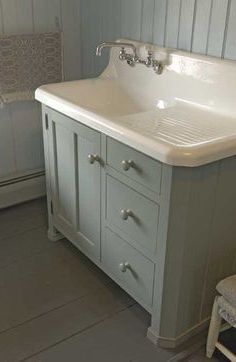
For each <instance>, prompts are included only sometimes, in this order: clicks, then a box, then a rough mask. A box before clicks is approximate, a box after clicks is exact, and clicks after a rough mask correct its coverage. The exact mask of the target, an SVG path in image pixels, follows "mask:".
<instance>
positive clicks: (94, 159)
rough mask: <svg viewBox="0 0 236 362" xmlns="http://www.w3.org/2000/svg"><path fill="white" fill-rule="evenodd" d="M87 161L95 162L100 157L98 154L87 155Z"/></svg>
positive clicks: (98, 160)
mask: <svg viewBox="0 0 236 362" xmlns="http://www.w3.org/2000/svg"><path fill="white" fill-rule="evenodd" d="M88 162H89V163H90V164H91V165H93V164H94V163H95V162H100V157H99V156H98V155H92V154H89V155H88Z"/></svg>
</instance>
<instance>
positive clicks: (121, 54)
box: [119, 47, 126, 60]
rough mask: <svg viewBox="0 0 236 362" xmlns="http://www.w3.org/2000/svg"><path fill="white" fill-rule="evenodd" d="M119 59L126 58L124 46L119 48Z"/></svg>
mask: <svg viewBox="0 0 236 362" xmlns="http://www.w3.org/2000/svg"><path fill="white" fill-rule="evenodd" d="M119 59H120V60H126V51H125V48H124V47H122V48H121V50H120V54H119Z"/></svg>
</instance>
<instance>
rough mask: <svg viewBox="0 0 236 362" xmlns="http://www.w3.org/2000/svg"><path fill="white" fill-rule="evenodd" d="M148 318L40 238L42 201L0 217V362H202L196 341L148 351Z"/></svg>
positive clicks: (69, 251)
mask: <svg viewBox="0 0 236 362" xmlns="http://www.w3.org/2000/svg"><path fill="white" fill-rule="evenodd" d="M149 319H150V318H149V315H148V313H146V312H145V311H144V310H143V309H142V308H141V307H139V306H138V305H137V304H136V303H135V302H134V301H133V300H132V298H130V297H129V296H128V295H127V294H126V293H125V292H123V291H122V290H121V289H120V288H119V287H118V286H116V285H115V284H114V283H113V282H112V281H111V280H110V279H109V278H108V277H107V276H106V275H104V274H103V273H102V272H101V271H99V270H98V269H97V268H96V267H95V266H94V265H93V264H92V263H90V262H89V261H88V260H87V259H86V258H85V257H84V256H83V255H82V254H80V253H79V252H78V251H77V250H76V249H75V248H74V247H73V246H72V245H71V244H70V243H69V242H68V241H66V240H64V241H62V242H58V243H52V242H50V241H49V240H48V239H47V236H46V203H45V200H44V199H43V200H37V201H33V202H30V203H27V204H24V205H20V206H16V207H13V208H10V209H6V210H2V211H1V212H0V361H1V362H16V361H31V362H47V361H48V362H54V361H55V362H61V361H63V362H64V361H66V362H74V361H76V362H78V361H79V362H95V361H96V362H99V361H101V362H111V361H112V362H131V361H132V362H144V361H145V362H162V361H163V362H166V361H180V360H186V361H205V357H204V352H203V349H202V350H200V351H199V341H198V342H197V343H196V347H194V348H193V349H191V348H192V347H191V348H190V349H188V348H187V347H185V348H186V349H185V350H184V352H182V351H181V350H179V351H166V350H161V349H158V348H157V347H155V346H153V345H152V344H151V343H150V342H149V341H148V340H147V339H146V337H145V334H146V330H147V327H148V325H149V322H150V321H149ZM189 350H190V351H192V352H194V351H196V353H195V355H194V356H192V357H190V356H189V355H188V354H187V357H186V351H187V353H188V351H189ZM184 356H185V359H183V357H184ZM217 360H219V359H215V361H217Z"/></svg>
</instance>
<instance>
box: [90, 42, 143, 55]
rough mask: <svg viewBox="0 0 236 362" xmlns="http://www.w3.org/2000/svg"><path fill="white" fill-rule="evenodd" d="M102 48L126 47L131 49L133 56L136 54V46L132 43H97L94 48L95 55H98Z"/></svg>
mask: <svg viewBox="0 0 236 362" xmlns="http://www.w3.org/2000/svg"><path fill="white" fill-rule="evenodd" d="M104 48H121V49H125V48H128V49H132V50H133V52H134V56H135V57H136V55H137V51H136V46H135V45H134V44H132V43H117V42H104V43H101V44H100V45H98V47H97V49H96V55H97V56H99V57H100V56H101V55H102V50H103V49H104Z"/></svg>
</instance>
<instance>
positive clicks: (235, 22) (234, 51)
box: [224, 0, 236, 60]
mask: <svg viewBox="0 0 236 362" xmlns="http://www.w3.org/2000/svg"><path fill="white" fill-rule="evenodd" d="M224 56H225V58H228V59H234V60H236V1H235V0H233V1H231V4H230V13H229V21H228V29H227V37H226V44H225V53H224Z"/></svg>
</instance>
